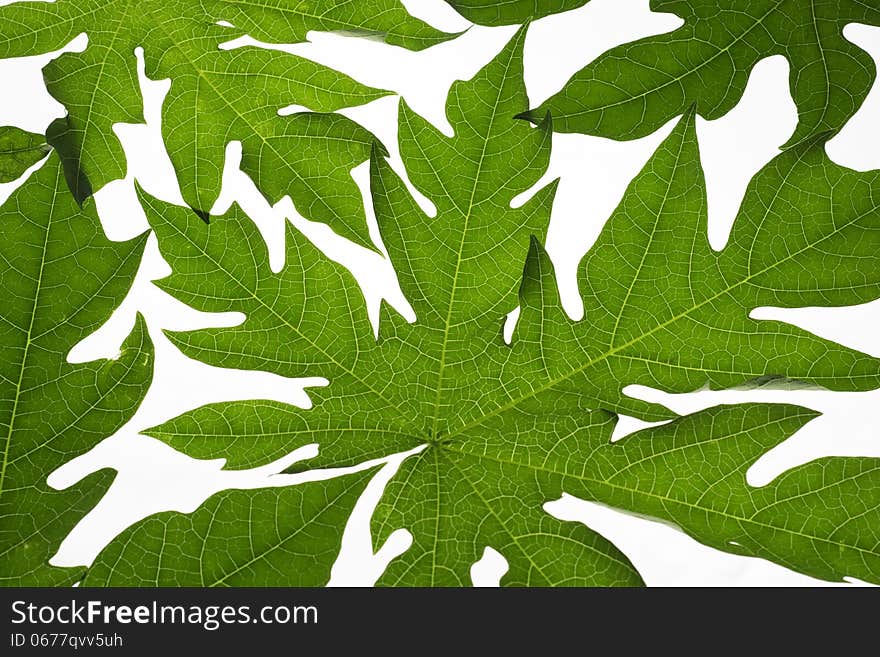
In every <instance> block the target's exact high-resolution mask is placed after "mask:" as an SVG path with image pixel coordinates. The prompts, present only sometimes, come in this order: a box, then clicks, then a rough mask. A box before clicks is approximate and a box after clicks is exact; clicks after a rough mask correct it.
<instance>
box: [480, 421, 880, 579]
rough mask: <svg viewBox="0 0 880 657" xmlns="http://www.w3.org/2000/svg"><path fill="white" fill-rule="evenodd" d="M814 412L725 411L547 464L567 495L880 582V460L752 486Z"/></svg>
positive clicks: (796, 566) (774, 557)
mask: <svg viewBox="0 0 880 657" xmlns="http://www.w3.org/2000/svg"><path fill="white" fill-rule="evenodd" d="M816 415H818V414H817V413H815V412H813V411H809V410H807V409H803V408H798V407H797V406H784V405H779V404H777V405H773V404H741V405H738V406H719V407H715V408H710V409H708V410H705V411H700V412H699V413H695V414H693V415H690V416H687V417H684V418H681V419H678V420H675V421H674V422H671V423H669V424H667V425H664V426H662V427H656V428H652V429H647V430H643V431H640V432H638V433H636V434H633V435H631V436H628V437H626V438H624V439H623V440H621V441H619V442H616V443H609V442H608V441H607V439H606V440H603V439H602V438H601V436H591V435H590V434H584V436H585V437H586V438H594V439H593V440H588V441H585V442H583V443H581V444H580V445H579V446H578V448H577V451H576V452H575V453H567V454H565V455H552V454H548V461H549V463H548V464H547V466H546V467H548V468H550V469H552V470H553V471H564V472H566V473H567V476H566V478H565V482H566V483H565V485H566V489H567V490H568V491H569V492H570V493H573V494H575V495H578V496H579V497H583V498H584V499H589V500H596V501H598V502H602V503H604V504H609V505H613V506H617V507H620V508H622V509H628V510H632V511H636V512H638V513H639V514H643V515H649V516H653V517H655V518H660V519H662V520H665V521H668V522H672V523H674V524H676V525H678V526H679V527H681V528H682V529H683V530H684V531H685V532H687V533H688V534H689V535H690V536H692V537H694V538H696V539H697V540H699V541H702V542H703V543H705V544H706V545H710V546H712V547H714V548H717V549H719V550H724V551H725V552H732V553H734V554H741V555H746V556H750V557H761V558H764V559H769V560H771V561H775V562H777V563H780V564H782V565H784V566H787V567H788V568H791V569H793V570H797V571H800V572H802V573H806V574H807V575H811V576H813V577H818V578H821V579H826V580H832V581H834V580H837V581H840V580H842V579H843V577H856V578H859V579H862V580H864V581H868V582H873V583H875V584H876V583H880V459H877V458H859V457H829V458H822V459H818V460H816V461H812V462H810V463H807V464H805V465H801V466H798V467H796V468H793V469H792V470H789V471H788V472H786V473H784V474H783V475H781V476H780V477H778V478H777V479H776V480H775V481H773V482H772V483H770V484H768V485H766V486H762V487H760V488H754V487H752V486H749V485H748V484H747V483H746V471H747V470H748V469H749V466H751V465H752V463H754V462H755V461H756V460H757V459H758V458H759V457H760V456H761V455H763V454H764V453H765V452H766V451H767V450H769V449H771V448H773V447H775V446H776V445H777V444H779V443H780V442H782V441H783V440H785V439H786V438H788V437H789V436H790V435H791V434H793V433H794V432H795V431H797V430H798V429H799V428H800V427H801V426H803V425H804V424H806V422H808V421H809V420H810V419H811V418H813V417H815V416H816ZM530 447H531V444H526V445H517V446H516V447H512V448H511V452H516V451H520V450H522V451H525V450H527V449H529V448H530ZM472 448H473V449H479V448H480V447H478V446H477V445H473V446H472ZM536 457H537V454H535V455H533V458H536Z"/></svg>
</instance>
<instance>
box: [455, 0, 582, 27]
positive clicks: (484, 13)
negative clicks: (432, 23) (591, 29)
mask: <svg viewBox="0 0 880 657" xmlns="http://www.w3.org/2000/svg"><path fill="white" fill-rule="evenodd" d="M589 1H590V0H495V1H494V2H484V1H483V0H446V2H447V4H449V5H451V6H452V8H453V9H455V11H457V12H458V13H459V14H461V15H462V16H464V17H465V18H467V19H468V20H469V21H471V22H473V23H478V24H480V25H519V24H522V23H527V22H529V21H530V20H533V19H536V18H543V17H544V16H550V15H551V14H558V13H560V12H563V11H569V10H570V9H577V8H578V7H583V6H584V5H585V4H587V3H588V2H589Z"/></svg>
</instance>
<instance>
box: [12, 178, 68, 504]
mask: <svg viewBox="0 0 880 657" xmlns="http://www.w3.org/2000/svg"><path fill="white" fill-rule="evenodd" d="M60 175H61V167H60V166H59V167H58V169H57V171H56V174H55V176H56V179H55V186H54V188H53V190H52V202H51V203H50V204H49V213H48V218H47V221H46V224H45V231H44V233H43V244H42V250H41V253H40V267H39V270H38V272H37V277H36V290H35V293H34V303H33V305H32V306H31V313H30V319H29V323H28V328H27V332H26V334H25V335H26V339H25V345H24V350H23V352H22V355H21V365H20V367H19V371H18V382H17V383H16V385H15V399H14V400H13V402H12V411H11V412H10V417H9V430H8V431H7V432H6V444H5V445H4V447H3V465H2V467H0V496H2V495H3V491H4V490H5V489H4V486H5V483H6V464H7V463H8V462H9V449H10V446H11V444H12V434H13V431H14V429H15V421H16V419H17V412H18V404H19V401H20V399H21V391H22V384H23V383H24V372H25V370H26V369H27V360H28V355H29V352H30V347H31V335H32V334H33V330H34V322H35V321H36V317H37V308H38V306H39V302H40V293H41V291H42V285H43V269H44V267H45V264H46V254H47V251H48V246H49V233H50V232H51V228H52V222H53V220H54V215H55V208H56V205H57V200H58V189H59V184H58V183H59V180H58V177H59V176H60Z"/></svg>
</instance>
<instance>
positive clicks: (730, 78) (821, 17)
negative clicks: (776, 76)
mask: <svg viewBox="0 0 880 657" xmlns="http://www.w3.org/2000/svg"><path fill="white" fill-rule="evenodd" d="M651 9H653V10H655V11H664V12H672V13H675V14H677V15H678V16H680V17H682V18H683V19H684V21H685V22H684V25H683V26H682V27H680V28H679V29H677V30H674V31H672V32H669V33H667V34H660V35H657V36H651V37H647V38H644V39H640V40H639V41H634V42H632V43H627V44H624V45H621V46H617V47H615V48H612V49H611V50H609V51H607V52H606V53H604V54H602V55H601V56H599V57H598V58H597V59H595V60H594V61H593V62H591V63H590V64H588V65H587V66H586V67H585V68H583V69H582V70H581V71H579V72H578V73H576V74H575V75H574V76H573V77H572V78H571V79H570V80H569V81H568V82H567V83H566V84H565V86H564V87H563V88H562V89H561V90H560V91H559V92H558V93H556V94H555V95H554V96H552V97H551V98H550V99H549V100H547V101H546V102H545V103H543V104H542V105H541V106H540V107H539V108H537V109H536V110H534V111H532V112H530V113H529V114H528V116H530V117H532V120H534V121H540V120H542V119H543V117H544V115H545V114H546V113H547V112H550V113H552V114H553V118H554V126H555V128H556V129H557V130H559V131H561V132H583V133H586V134H593V135H600V136H603V137H610V138H613V139H637V138H639V137H643V136H645V135H648V134H651V133H652V132H654V131H655V130H657V129H658V128H659V127H660V126H662V125H663V124H665V123H666V122H667V121H669V120H670V119H672V118H673V117H675V116H678V115H680V114H682V113H683V112H685V111H686V110H687V108H688V107H689V106H690V105H691V104H693V103H696V105H697V110H698V112H699V113H700V115H701V116H703V117H704V118H706V119H709V120H711V119H716V118H718V117H720V116H723V115H724V114H726V113H727V112H729V111H730V110H731V109H732V108H733V106H734V105H736V103H737V102H739V100H740V98H742V95H743V92H744V91H745V87H746V83H747V81H748V77H749V74H750V73H751V70H752V68H753V67H754V66H755V64H756V63H757V62H758V61H759V60H761V59H763V58H765V57H769V56H771V55H783V56H785V57H786V58H787V59H788V61H789V64H790V66H791V78H790V89H791V94H792V96H793V98H794V102H795V105H797V109H798V115H799V119H800V122H799V124H798V127H797V130H796V131H795V133H794V135H792V137H791V139H790V140H789V142H788V144H787V145H788V146H792V145H795V144H798V143H801V142H803V141H805V140H810V139H812V138H814V137H817V136H819V135H824V137H825V138H826V139H827V138H829V137H831V136H832V135H833V134H835V133H836V132H838V131H839V130H840V129H841V128H842V127H843V125H844V124H845V123H846V122H847V121H848V120H849V119H850V117H852V116H853V114H855V113H856V111H857V110H858V109H859V107H860V106H861V104H862V103H863V102H864V100H865V97H866V96H867V94H868V91H869V90H870V89H871V86H872V85H873V83H874V79H875V76H876V71H875V66H874V62H873V60H872V59H871V57H870V56H869V55H868V54H867V53H866V52H864V51H863V50H861V49H860V48H858V47H857V46H855V45H854V44H853V43H851V42H850V41H847V39H846V38H844V36H843V33H842V32H843V28H844V26H846V25H847V24H848V23H866V24H869V25H880V7H877V6H876V5H875V4H874V3H870V2H863V1H862V0H842V1H838V0H814V1H811V2H802V1H801V0H748V1H746V2H743V1H742V0H723V1H722V2H709V1H708V0H652V2H651Z"/></svg>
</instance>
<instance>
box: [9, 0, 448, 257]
mask: <svg viewBox="0 0 880 657" xmlns="http://www.w3.org/2000/svg"><path fill="white" fill-rule="evenodd" d="M276 5H277V6H275V7H273V6H271V3H270V4H266V3H256V2H249V1H235V2H233V1H225V2H211V3H202V2H189V1H188V2H165V1H162V2H159V1H157V0H151V1H150V2H131V1H130V0H113V1H112V2H103V1H101V2H99V1H98V0H86V1H81V0H75V1H74V0H58V1H57V2H53V3H45V2H22V3H15V4H12V5H9V6H5V7H0V35H2V36H0V57H19V56H23V55H33V54H39V53H45V52H50V51H52V50H55V49H58V48H61V47H63V46H64V45H65V44H66V43H67V42H69V41H70V40H71V39H72V38H73V37H74V36H76V35H77V34H79V33H80V32H85V33H86V34H88V36H89V45H88V47H87V48H86V49H85V51H84V52H82V53H65V54H62V55H61V56H59V57H58V58H56V59H54V60H52V61H51V62H50V63H49V64H48V65H47V66H46V67H45V69H44V77H45V79H46V84H47V87H48V89H49V92H50V93H51V94H52V95H53V96H54V97H55V98H56V99H58V100H59V101H60V102H61V103H62V104H63V105H64V106H65V107H66V108H67V111H68V115H67V116H66V117H65V118H63V119H60V120H59V121H57V122H56V124H55V125H54V126H53V128H52V133H53V138H52V145H53V146H54V147H55V148H56V149H58V151H59V152H60V153H61V155H62V157H63V158H64V159H65V161H66V165H67V167H68V169H69V175H68V177H69V180H70V181H71V183H72V189H73V192H74V195H75V196H76V197H77V199H79V200H82V199H84V198H85V197H87V196H88V195H90V194H91V193H92V192H94V191H97V190H99V189H100V188H101V187H103V186H104V185H105V184H106V183H108V182H110V181H112V180H115V179H117V178H121V177H123V176H125V172H126V163H125V155H124V153H123V150H122V147H121V145H120V143H119V142H118V140H117V139H116V137H115V136H114V134H113V130H112V128H113V125H114V124H116V123H140V122H143V120H144V118H143V101H142V99H141V92H140V88H139V84H138V79H137V71H136V59H135V57H134V50H135V48H136V47H139V46H141V47H143V49H144V59H145V63H146V74H147V75H148V76H149V77H151V78H153V79H159V78H170V79H171V90H170V92H169V94H168V97H167V99H166V101H165V104H164V107H163V112H162V130H163V137H164V141H165V146H166V148H167V150H168V153H169V156H170V157H171V161H172V163H173V164H174V167H175V169H176V170H177V172H178V175H179V177H180V183H181V190H182V193H183V197H184V199H185V200H186V202H187V203H188V204H189V205H190V206H191V207H192V208H193V209H195V210H196V211H197V212H198V213H200V214H201V215H202V216H207V214H208V212H209V211H210V210H211V207H212V205H213V203H214V201H215V200H216V199H217V196H218V194H219V189H220V183H221V177H222V171H223V159H224V151H225V148H226V145H227V144H228V142H230V141H233V140H239V141H241V142H242V149H243V156H242V169H243V170H244V171H245V173H247V174H249V175H251V176H252V177H253V178H254V180H255V182H256V183H257V186H258V187H259V188H260V189H261V191H262V192H263V193H264V194H265V195H266V196H267V198H268V199H269V200H270V202H275V201H277V200H278V199H279V198H281V197H283V196H284V195H285V194H291V196H292V197H293V199H294V202H295V204H296V206H297V209H298V210H299V211H300V212H301V213H302V214H303V215H304V216H306V217H307V218H309V219H313V220H315V221H322V222H326V223H328V224H330V226H331V227H332V228H333V229H334V230H336V231H337V232H338V233H340V234H341V235H343V236H345V237H348V238H350V239H353V240H355V241H356V242H358V243H360V244H363V245H365V246H368V247H372V243H371V241H370V239H369V236H368V232H367V227H366V218H365V215H364V211H363V206H362V204H361V203H360V202H359V194H358V189H357V186H356V184H355V183H354V181H353V180H352V179H351V176H350V171H351V169H352V168H354V167H355V166H357V165H358V164H360V163H361V162H363V161H365V160H366V159H367V158H368V157H369V152H370V146H371V145H372V142H373V141H374V138H373V137H372V135H370V134H369V133H368V132H367V131H366V130H364V129H363V128H361V127H360V126H358V125H357V124H355V123H354V122H352V121H350V120H348V119H346V118H344V117H341V116H324V115H323V114H318V115H311V114H298V115H295V116H287V117H282V116H278V114H277V112H278V110H280V109H282V108H284V107H287V106H289V105H302V106H305V107H308V108H309V109H311V110H314V111H316V112H320V113H326V112H333V111H335V110H337V109H340V108H343V107H349V106H353V105H360V104H363V103H366V102H369V101H372V100H375V99H376V98H379V97H381V96H384V95H386V94H387V92H385V91H379V90H376V89H371V88H369V87H366V86H364V85H362V84H360V83H358V82H356V81H355V80H352V79H351V78H349V77H348V76H346V75H343V74H342V73H339V72H336V71H333V70H331V69H329V68H327V67H325V66H322V65H320V64H316V63H314V62H311V61H309V60H307V59H303V58H301V57H297V56H295V55H291V54H288V53H285V52H281V51H277V50H267V49H263V48H256V47H243V48H237V49H234V50H230V51H222V50H219V46H220V44H222V43H224V42H227V41H231V40H232V39H235V38H236V37H239V36H241V35H244V34H250V35H251V36H254V37H256V38H261V39H265V40H268V41H273V42H276V43H277V42H282V43H284V42H296V41H302V40H304V39H305V38H306V34H307V32H308V31H309V30H360V31H366V32H371V33H376V34H384V35H386V38H387V39H388V40H389V41H390V42H393V43H400V44H401V45H406V46H409V47H425V46H427V45H430V44H431V43H434V42H439V41H442V40H444V39H445V38H450V37H451V36H454V35H446V34H443V33H440V32H437V31H436V30H434V29H433V28H430V27H428V26H427V25H425V24H424V23H421V22H420V21H417V20H416V19H414V18H412V17H410V16H409V15H408V14H407V13H406V12H405V11H404V10H403V9H402V7H399V6H398V5H397V3H396V2H395V0H359V2H357V3H343V4H339V3H337V2H335V1H330V0H324V1H322V2H318V3H310V4H309V5H306V4H303V3H300V4H298V5H297V6H290V3H282V2H278V3H276ZM221 20H223V21H227V22H229V21H231V22H233V23H234V25H235V27H232V28H229V27H224V26H222V25H219V24H218V21H221ZM245 89H246V90H247V91H246V92H245V93H243V90H245ZM80 173H81V175H80Z"/></svg>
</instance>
